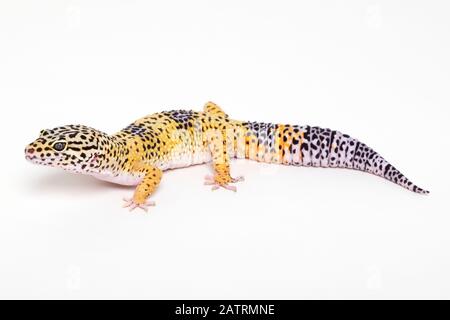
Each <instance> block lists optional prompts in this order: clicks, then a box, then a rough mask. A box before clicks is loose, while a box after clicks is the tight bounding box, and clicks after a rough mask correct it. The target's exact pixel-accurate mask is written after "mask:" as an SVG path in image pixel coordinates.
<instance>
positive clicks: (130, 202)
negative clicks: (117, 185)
mask: <svg viewBox="0 0 450 320" xmlns="http://www.w3.org/2000/svg"><path fill="white" fill-rule="evenodd" d="M123 201H125V203H124V205H123V207H124V208H130V211H133V210H134V209H136V208H140V209H142V210H144V211H145V212H148V207H154V206H155V205H156V204H155V202H154V201H145V202H144V203H136V202H135V201H134V199H133V198H123Z"/></svg>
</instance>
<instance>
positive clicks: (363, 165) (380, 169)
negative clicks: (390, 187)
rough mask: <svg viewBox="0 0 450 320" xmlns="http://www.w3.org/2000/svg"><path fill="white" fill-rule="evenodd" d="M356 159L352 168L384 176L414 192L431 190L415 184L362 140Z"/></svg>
mask: <svg viewBox="0 0 450 320" xmlns="http://www.w3.org/2000/svg"><path fill="white" fill-rule="evenodd" d="M355 158H357V159H356V162H355V161H352V163H351V165H350V166H349V167H350V168H353V169H356V170H361V171H365V172H368V173H372V174H374V175H377V176H379V177H383V178H385V179H387V180H389V181H391V182H393V183H395V184H397V185H399V186H402V187H404V188H406V189H408V190H410V191H412V192H415V193H419V194H429V193H430V191H428V190H425V189H422V188H420V187H418V186H417V185H415V184H414V183H413V182H412V181H411V180H409V179H408V178H407V177H406V176H405V175H403V174H402V173H401V172H400V171H399V170H398V169H397V168H395V167H394V166H393V165H391V164H390V163H389V162H388V161H387V160H385V159H384V158H383V157H382V156H381V155H379V154H378V153H377V152H375V151H374V150H373V149H371V148H370V147H368V146H367V145H365V144H364V143H362V142H359V146H358V149H357V150H356V152H355Z"/></svg>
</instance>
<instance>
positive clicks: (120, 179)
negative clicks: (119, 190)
mask: <svg viewBox="0 0 450 320" xmlns="http://www.w3.org/2000/svg"><path fill="white" fill-rule="evenodd" d="M92 176H93V177H95V178H97V179H99V180H103V181H108V182H111V183H116V184H121V185H124V186H136V185H138V184H139V182H141V180H142V178H143V176H142V175H141V174H131V173H121V174H119V175H118V176H114V175H113V174H109V173H97V174H93V175H92Z"/></svg>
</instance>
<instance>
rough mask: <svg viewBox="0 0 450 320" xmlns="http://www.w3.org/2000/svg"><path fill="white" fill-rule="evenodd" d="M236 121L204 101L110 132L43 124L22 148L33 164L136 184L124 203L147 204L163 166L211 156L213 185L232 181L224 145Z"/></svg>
mask: <svg viewBox="0 0 450 320" xmlns="http://www.w3.org/2000/svg"><path fill="white" fill-rule="evenodd" d="M241 124H242V123H241V122H239V121H231V120H229V119H228V116H227V115H226V114H225V113H224V112H223V111H222V110H221V109H220V108H219V107H218V106H217V105H215V104H214V103H212V102H209V103H207V104H206V105H205V107H204V110H203V111H202V112H195V111H185V110H174V111H166V112H161V113H155V114H152V115H149V116H146V117H144V118H141V119H139V120H137V121H135V122H134V123H132V124H131V125H129V126H128V127H126V128H125V129H123V130H121V131H119V132H118V133H116V134H113V135H108V134H106V133H103V132H100V131H98V130H96V129H93V128H90V127H86V126H83V125H67V126H61V127H57V128H54V129H49V130H43V131H41V134H40V136H39V138H38V139H36V140H35V141H34V142H32V143H30V144H29V145H28V146H27V147H26V149H25V154H26V158H27V159H28V160H30V161H32V162H33V163H36V164H41V165H48V166H53V167H61V168H63V169H65V170H68V171H72V172H76V173H82V174H89V175H92V176H95V177H96V178H99V179H102V180H107V181H111V182H115V183H120V184H126V185H128V184H129V185H137V187H136V191H135V193H134V196H133V198H131V199H126V200H125V201H126V206H129V207H130V208H131V209H134V208H136V207H141V208H143V209H146V207H148V206H150V205H153V203H152V202H147V199H148V197H149V196H150V195H151V194H152V193H153V192H154V191H155V190H156V188H157V187H158V185H159V183H160V181H161V178H162V172H163V171H164V170H167V169H171V168H178V167H186V166H190V165H194V164H199V163H204V162H209V161H210V160H212V162H213V164H214V166H213V167H214V169H215V176H214V179H213V180H214V185H217V186H224V187H226V186H227V184H228V183H230V182H233V181H237V180H236V179H233V178H231V176H230V173H229V170H230V169H229V155H228V154H227V148H226V147H224V146H226V140H225V136H226V132H227V130H231V131H232V132H234V131H236V132H237V131H238V129H239V128H241V127H242V125H241Z"/></svg>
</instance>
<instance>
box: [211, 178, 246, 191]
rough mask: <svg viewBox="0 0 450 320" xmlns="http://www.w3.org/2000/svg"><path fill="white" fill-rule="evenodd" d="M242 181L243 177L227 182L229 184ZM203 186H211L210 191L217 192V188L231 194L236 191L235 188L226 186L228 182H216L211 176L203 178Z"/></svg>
mask: <svg viewBox="0 0 450 320" xmlns="http://www.w3.org/2000/svg"><path fill="white" fill-rule="evenodd" d="M241 181H244V177H243V176H239V177H237V178H231V180H230V181H229V182H231V183H236V182H241ZM204 184H205V185H207V186H212V187H211V190H213V191H214V190H217V189H219V188H221V187H222V188H224V189H227V190H230V191H233V192H236V191H237V188H236V186H231V185H229V184H228V182H218V181H217V180H216V179H215V178H214V177H213V176H210V175H206V176H205V183H204Z"/></svg>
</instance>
